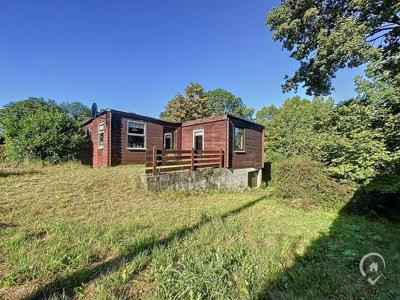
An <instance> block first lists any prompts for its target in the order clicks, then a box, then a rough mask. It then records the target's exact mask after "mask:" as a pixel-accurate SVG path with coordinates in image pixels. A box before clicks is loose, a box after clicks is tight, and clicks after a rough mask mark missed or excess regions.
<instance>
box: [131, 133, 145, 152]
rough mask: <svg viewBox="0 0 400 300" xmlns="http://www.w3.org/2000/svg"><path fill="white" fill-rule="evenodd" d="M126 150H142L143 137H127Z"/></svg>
mask: <svg viewBox="0 0 400 300" xmlns="http://www.w3.org/2000/svg"><path fill="white" fill-rule="evenodd" d="M128 148H131V149H144V136H136V135H128Z"/></svg>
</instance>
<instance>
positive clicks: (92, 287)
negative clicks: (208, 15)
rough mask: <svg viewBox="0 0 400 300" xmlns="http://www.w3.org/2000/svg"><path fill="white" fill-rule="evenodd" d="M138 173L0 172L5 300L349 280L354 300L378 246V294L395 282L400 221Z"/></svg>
mask: <svg viewBox="0 0 400 300" xmlns="http://www.w3.org/2000/svg"><path fill="white" fill-rule="evenodd" d="M141 172H143V169H142V167H136V166H121V167H114V168H106V169H100V170H95V169H92V168H89V167H85V166H81V165H77V164H66V165H60V166H30V167H27V166H26V167H20V168H14V169H11V168H2V174H3V175H2V176H0V190H1V194H0V207H1V211H0V256H1V258H2V260H0V298H5V299H18V298H23V297H27V296H31V297H33V298H51V297H53V298H79V297H83V298H93V299H257V298H281V299H283V298H289V299H292V298H293V299H294V298H303V299H313V298H327V297H331V296H332V295H335V291H337V290H340V289H341V288H342V287H343V286H347V285H349V284H350V285H351V286H352V287H353V288H352V290H351V292H352V293H353V294H352V295H353V296H354V297H353V298H357V297H358V296H365V295H370V294H369V293H370V292H371V291H370V288H369V285H368V283H367V282H366V281H364V280H363V278H362V277H361V275H360V274H359V271H358V261H359V259H360V258H361V256H362V255H364V254H365V253H367V252H371V251H372V250H374V251H378V252H380V253H382V254H383V255H384V256H385V258H387V260H388V262H387V263H388V265H390V269H389V270H388V273H387V274H386V278H385V281H382V285H380V286H378V287H377V289H378V292H379V291H381V290H382V291H383V290H391V291H395V290H396V289H395V286H396V285H397V286H400V278H399V274H400V269H399V268H400V267H399V266H400V264H399V263H398V262H400V260H399V259H400V257H399V256H398V253H399V250H400V249H399V248H398V243H395V242H393V241H395V240H396V239H397V237H398V235H399V233H400V228H399V226H398V225H395V224H389V223H383V222H372V221H369V220H367V219H365V218H363V217H350V216H342V215H341V214H339V213H338V210H327V209H324V210H321V209H318V208H316V209H314V210H312V211H303V210H298V209H296V208H293V207H288V206H287V205H283V204H282V200H281V199H279V198H276V197H275V196H272V195H271V194H270V192H269V191H268V190H267V191H266V190H263V189H256V190H252V191H248V192H243V193H223V192H216V191H212V192H207V193H185V192H181V193H172V192H168V193H167V192H166V193H160V194H157V193H150V192H147V191H145V190H144V189H142V188H140V186H138V185H137V176H138V175H139V174H140V173H141ZM364 233H367V235H365V234H364ZM331 271H332V272H331ZM340 291H343V289H342V290H340ZM376 293H377V292H375V294H371V295H376ZM378 294H379V293H378Z"/></svg>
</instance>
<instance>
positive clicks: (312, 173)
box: [272, 156, 351, 209]
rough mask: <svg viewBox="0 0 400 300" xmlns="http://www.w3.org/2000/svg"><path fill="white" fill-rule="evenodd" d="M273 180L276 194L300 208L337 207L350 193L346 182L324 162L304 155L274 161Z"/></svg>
mask: <svg viewBox="0 0 400 300" xmlns="http://www.w3.org/2000/svg"><path fill="white" fill-rule="evenodd" d="M272 184H273V187H274V191H275V194H276V195H277V196H278V197H280V198H282V199H285V200H290V203H291V204H293V205H295V206H297V207H300V208H303V209H309V208H312V207H317V206H318V207H326V208H328V207H338V206H340V205H341V204H344V203H345V202H346V200H348V199H349V197H350V194H351V193H350V191H351V189H350V188H349V186H346V185H343V184H340V183H338V182H336V181H335V180H334V179H332V178H331V177H330V176H329V174H328V171H327V169H326V168H325V166H324V165H323V164H321V163H319V162H316V161H314V160H312V159H310V158H308V157H304V156H296V157H293V158H290V159H287V160H283V161H280V162H277V163H275V164H273V167H272Z"/></svg>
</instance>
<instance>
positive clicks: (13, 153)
mask: <svg viewBox="0 0 400 300" xmlns="http://www.w3.org/2000/svg"><path fill="white" fill-rule="evenodd" d="M0 128H1V130H2V132H3V135H4V138H5V147H6V148H5V156H6V158H7V159H9V160H13V161H22V160H25V159H40V160H45V161H49V162H52V163H59V162H62V161H66V160H68V159H71V158H73V157H74V156H75V155H76V154H77V152H78V151H79V149H80V146H81V144H82V143H83V142H84V136H83V132H82V131H81V128H80V126H79V123H78V121H77V120H74V119H73V118H71V117H70V116H69V115H68V114H66V113H65V111H64V110H63V109H61V108H60V107H59V106H58V105H57V104H56V103H55V102H54V101H45V100H44V99H43V98H29V99H27V100H22V101H18V102H11V103H9V104H7V105H5V106H4V107H3V108H2V109H0Z"/></svg>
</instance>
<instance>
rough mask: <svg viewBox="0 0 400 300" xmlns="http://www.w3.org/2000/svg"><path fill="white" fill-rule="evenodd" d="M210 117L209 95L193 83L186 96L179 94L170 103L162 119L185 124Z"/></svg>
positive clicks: (188, 87)
mask: <svg viewBox="0 0 400 300" xmlns="http://www.w3.org/2000/svg"><path fill="white" fill-rule="evenodd" d="M209 115H210V112H209V109H208V106H207V93H206V92H205V90H204V88H203V87H202V86H201V85H200V84H198V83H195V82H191V83H190V84H189V85H188V86H187V87H186V89H185V96H183V95H182V94H180V93H178V94H177V95H176V96H175V97H174V98H172V99H171V100H170V101H168V103H167V105H166V106H165V110H164V111H163V112H162V113H161V114H160V117H161V118H162V119H164V120H171V121H179V122H185V121H188V120H193V119H198V118H203V117H207V116H209Z"/></svg>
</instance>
